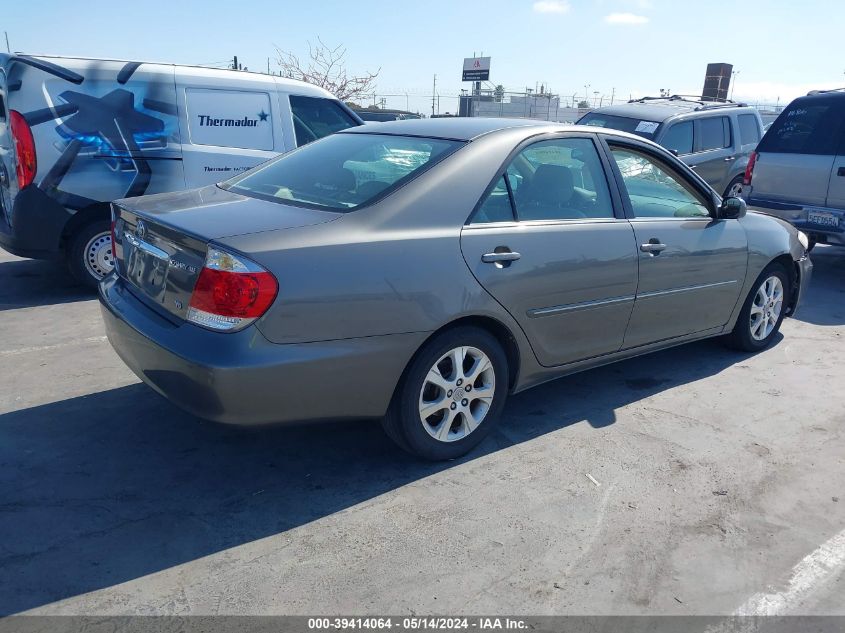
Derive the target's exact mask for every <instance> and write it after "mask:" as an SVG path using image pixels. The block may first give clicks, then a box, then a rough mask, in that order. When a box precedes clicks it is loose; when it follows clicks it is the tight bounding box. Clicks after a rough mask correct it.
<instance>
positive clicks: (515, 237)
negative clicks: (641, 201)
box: [461, 220, 637, 366]
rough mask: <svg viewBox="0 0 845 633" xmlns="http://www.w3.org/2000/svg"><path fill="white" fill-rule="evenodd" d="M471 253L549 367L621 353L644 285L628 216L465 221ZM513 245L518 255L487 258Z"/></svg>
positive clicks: (476, 270)
mask: <svg viewBox="0 0 845 633" xmlns="http://www.w3.org/2000/svg"><path fill="white" fill-rule="evenodd" d="M461 249H462V251H463V255H464V259H465V260H466V262H467V265H468V266H469V268H470V270H471V271H472V273H473V275H475V278H476V279H477V280H478V281H479V283H480V284H481V285H482V286H483V287H484V288H485V289H486V290H487V291H488V292H489V293H490V294H491V295H492V296H493V297H494V298H495V299H496V300H497V301H498V302H499V303H500V304H501V305H502V306H504V308H505V309H506V310H508V312H509V313H510V314H511V315H512V316H513V317H514V319H515V320H516V321H517V322H518V323H519V325H520V326H521V327H522V329H523V330H524V332H525V334H526V336H527V337H528V339H529V341H530V342H531V345H532V348H533V349H534V352H535V354H536V355H537V359H538V360H539V361H540V363H541V364H543V365H545V366H553V365H561V364H565V363H568V362H573V361H576V360H581V359H584V358H589V357H592V356H598V355H601V354H607V353H611V352H615V351H617V350H619V349H620V347H621V346H622V341H623V338H624V333H625V327H626V325H627V323H628V319H629V318H630V316H631V309H632V306H633V303H634V295H635V293H636V289H637V256H636V249H635V243H634V234H633V230H632V228H631V225H630V223H629V222H627V221H625V220H607V221H596V220H592V221H585V222H577V221H575V222H571V221H567V222H536V223H534V222H527V223H519V224H517V223H509V224H489V225H479V226H472V225H470V226H466V227H464V229H463V231H462V233H461ZM505 250H509V251H511V252H513V253H519V255H520V257H519V259H517V260H515V261H512V262H505V263H495V262H493V263H487V262H484V261H483V257H484V255H485V254H488V253H493V252H496V251H500V252H501V251H505Z"/></svg>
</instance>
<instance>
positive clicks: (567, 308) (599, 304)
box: [527, 295, 634, 319]
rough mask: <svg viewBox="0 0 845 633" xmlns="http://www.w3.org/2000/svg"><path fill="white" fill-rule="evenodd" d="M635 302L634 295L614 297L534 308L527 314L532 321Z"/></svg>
mask: <svg viewBox="0 0 845 633" xmlns="http://www.w3.org/2000/svg"><path fill="white" fill-rule="evenodd" d="M633 300H634V297H633V295H632V296H630V297H614V298H613V299H598V300H596V301H585V302H584V303H570V304H568V305H563V306H551V307H549V308H534V309H533V310H529V311H528V312H527V314H528V316H529V317H530V318H532V319H535V318H537V317H544V316H551V315H554V314H561V313H563V312H576V311H579V310H591V309H593V308H603V307H604V306H609V305H614V304H617V303H627V302H631V301H633Z"/></svg>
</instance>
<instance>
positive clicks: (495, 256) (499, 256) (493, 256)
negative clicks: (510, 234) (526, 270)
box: [481, 251, 522, 264]
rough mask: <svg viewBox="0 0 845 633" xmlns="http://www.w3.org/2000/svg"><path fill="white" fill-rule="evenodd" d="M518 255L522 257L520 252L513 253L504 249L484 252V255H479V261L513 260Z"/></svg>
mask: <svg viewBox="0 0 845 633" xmlns="http://www.w3.org/2000/svg"><path fill="white" fill-rule="evenodd" d="M520 257H522V255H521V254H520V253H514V252H513V251H505V252H504V253H484V255H482V256H481V261H483V262H484V263H485V264H495V263H498V262H515V261H516V260H518V259H519V258H520Z"/></svg>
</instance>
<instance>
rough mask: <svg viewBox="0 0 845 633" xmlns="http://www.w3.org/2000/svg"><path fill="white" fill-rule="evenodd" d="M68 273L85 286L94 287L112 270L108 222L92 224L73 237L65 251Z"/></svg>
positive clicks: (112, 256)
mask: <svg viewBox="0 0 845 633" xmlns="http://www.w3.org/2000/svg"><path fill="white" fill-rule="evenodd" d="M67 262H68V267H69V268H70V272H71V273H72V274H73V276H74V277H75V278H76V280H77V281H79V282H80V283H83V284H85V285H86V286H90V287H96V285H97V284H98V283H99V282H100V280H102V279H103V277H105V276H106V275H108V274H110V273H111V272H112V271H113V270H114V254H113V252H112V243H111V227H110V225H109V222H108V221H106V220H101V221H99V222H93V223H91V224H89V225H87V226H85V227H83V228H82V229H81V230H80V231H78V232H77V233H76V235H74V236H73V239H72V240H71V241H70V246H69V248H68V250H67Z"/></svg>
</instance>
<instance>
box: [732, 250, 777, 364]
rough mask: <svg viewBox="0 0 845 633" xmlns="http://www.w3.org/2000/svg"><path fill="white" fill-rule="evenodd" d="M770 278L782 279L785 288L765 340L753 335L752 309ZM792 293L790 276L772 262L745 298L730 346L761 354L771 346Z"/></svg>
mask: <svg viewBox="0 0 845 633" xmlns="http://www.w3.org/2000/svg"><path fill="white" fill-rule="evenodd" d="M770 277H777V278H778V279H780V282H781V285H782V287H783V304H782V306H781V309H780V314H779V315H778V318H777V321H776V322H775V326H774V328H773V329H772V331H771V332H770V333H769V334H768V336H766V337H765V338H762V339H756V338H754V337H753V336H752V335H751V308H752V306H753V305H754V299H755V297H756V296H757V292H758V290H759V289H760V287H761V286H762V285H763V283H764V282H765V281H766V280H768V279H769V278H770ZM791 293H792V287H791V282H790V276H789V275H788V274H787V272H786V270H785V269H784V267H783V266H782V265H781V264H779V263H777V262H772V263H771V264H769V265H768V266H766V268H764V269H763V272H761V273H760V276H759V277H757V279H756V280H755V281H754V285H753V286H752V287H751V291H750V292H749V293H748V296H747V297H746V298H745V303H743V305H742V310H741V311H740V313H739V317H738V318H737V320H736V325H735V326H734V329H733V331H732V332H731V333H730V334H729V335H728V336H727V339H726V340H727V342H728V344H729V345H730V346H731V347H733V348H734V349H738V350H740V351H743V352H759V351H761V350H764V349H766V348H767V347H768V346H769V345H771V343H772V340H773V339H774V338H775V336H776V335H777V333H778V331H779V330H780V326H781V323H783V318H784V316H785V315H786V308H787V305H788V302H789V298H790V297H791V296H792V295H791Z"/></svg>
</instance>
